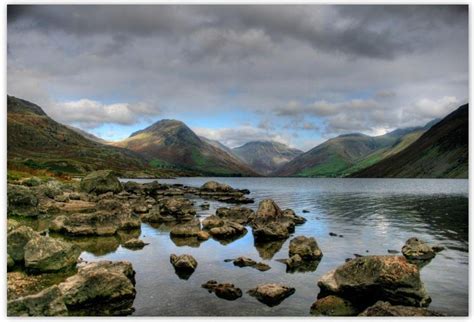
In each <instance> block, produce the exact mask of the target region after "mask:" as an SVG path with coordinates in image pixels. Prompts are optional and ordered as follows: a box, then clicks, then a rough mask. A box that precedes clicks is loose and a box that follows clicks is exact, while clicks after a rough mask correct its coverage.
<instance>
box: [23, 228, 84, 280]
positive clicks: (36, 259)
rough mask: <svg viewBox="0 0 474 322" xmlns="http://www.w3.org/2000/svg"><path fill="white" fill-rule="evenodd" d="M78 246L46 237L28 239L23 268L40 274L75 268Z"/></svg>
mask: <svg viewBox="0 0 474 322" xmlns="http://www.w3.org/2000/svg"><path fill="white" fill-rule="evenodd" d="M80 254H81V250H80V249H79V247H78V246H76V245H74V244H71V243H68V242H65V241H62V240H59V239H56V238H51V237H48V236H38V237H35V238H32V239H30V241H29V242H28V243H27V244H26V245H25V255H24V256H25V266H26V267H27V268H30V269H34V270H37V271H40V272H54V271H60V270H63V269H67V268H71V267H74V266H76V263H77V259H78V258H79V255H80Z"/></svg>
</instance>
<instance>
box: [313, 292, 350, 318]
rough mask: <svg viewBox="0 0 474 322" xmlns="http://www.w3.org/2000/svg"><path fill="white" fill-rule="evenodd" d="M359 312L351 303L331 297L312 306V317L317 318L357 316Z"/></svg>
mask: <svg viewBox="0 0 474 322" xmlns="http://www.w3.org/2000/svg"><path fill="white" fill-rule="evenodd" d="M358 313H359V312H358V310H357V309H356V308H355V307H354V306H353V305H352V303H351V302H349V301H348V300H345V299H343V298H340V297H337V296H334V295H329V296H326V297H324V298H322V299H319V300H317V301H316V302H314V303H313V305H311V315H315V316H355V315H357V314H358Z"/></svg>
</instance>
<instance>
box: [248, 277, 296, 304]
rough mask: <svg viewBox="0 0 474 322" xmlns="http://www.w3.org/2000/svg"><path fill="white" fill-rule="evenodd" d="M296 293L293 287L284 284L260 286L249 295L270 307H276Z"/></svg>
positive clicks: (250, 291)
mask: <svg viewBox="0 0 474 322" xmlns="http://www.w3.org/2000/svg"><path fill="white" fill-rule="evenodd" d="M294 292H295V289H294V288H293V287H289V286H285V285H282V284H275V283H270V284H260V285H257V287H256V288H253V289H250V290H249V291H248V292H247V293H249V294H250V296H253V297H255V298H256V299H257V300H259V301H260V302H262V303H264V304H266V305H268V306H276V305H278V304H280V303H281V302H283V300H284V299H286V298H287V297H289V296H291V295H292V294H293V293H294Z"/></svg>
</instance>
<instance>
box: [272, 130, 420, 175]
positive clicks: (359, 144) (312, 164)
mask: <svg viewBox="0 0 474 322" xmlns="http://www.w3.org/2000/svg"><path fill="white" fill-rule="evenodd" d="M427 126H428V125H427ZM420 131H424V127H412V128H406V129H397V130H395V131H392V132H389V133H387V134H384V135H380V136H375V137H372V136H368V135H365V134H361V133H350V134H343V135H340V136H338V137H335V138H332V139H329V140H327V141H326V142H324V143H322V144H320V145H318V146H316V147H315V148H313V149H311V150H309V151H308V152H306V153H303V154H301V155H300V156H298V157H296V158H295V159H293V160H292V161H290V162H288V163H287V164H285V165H283V166H282V167H280V168H278V169H277V170H276V171H275V172H273V173H272V174H273V175H276V176H303V177H343V176H347V175H349V174H351V173H353V172H355V171H358V170H360V169H363V168H365V167H367V166H370V165H372V164H374V163H376V162H378V161H379V160H381V159H383V158H384V157H386V156H388V155H390V154H391V153H393V151H398V150H399V149H401V148H403V147H405V146H406V145H407V142H410V140H412V141H413V137H415V138H417V137H416V135H417V134H415V133H419V132H420Z"/></svg>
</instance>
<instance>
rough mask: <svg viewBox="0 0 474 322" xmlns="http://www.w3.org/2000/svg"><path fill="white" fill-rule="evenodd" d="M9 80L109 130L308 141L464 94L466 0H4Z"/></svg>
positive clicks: (434, 107)
mask: <svg viewBox="0 0 474 322" xmlns="http://www.w3.org/2000/svg"><path fill="white" fill-rule="evenodd" d="M7 37H8V38H7V41H8V77H7V82H8V93H9V95H14V96H17V97H20V98H24V99H27V100H30V101H32V102H34V103H37V104H39V105H40V106H41V107H43V109H44V110H45V111H46V113H48V114H49V115H50V116H51V117H53V118H54V119H56V120H57V121H60V122H62V123H66V124H71V125H74V126H78V127H80V128H82V129H84V130H87V131H89V132H91V133H94V134H96V135H98V136H100V137H102V138H104V139H107V140H118V139H123V138H125V137H128V136H129V135H130V133H131V132H133V131H136V130H138V129H141V128H143V127H145V126H148V125H149V124H151V123H153V122H155V121H157V120H160V119H163V118H174V119H179V120H181V121H183V122H185V123H186V124H188V125H189V126H190V127H191V128H192V129H193V130H195V131H196V132H197V133H198V134H200V135H204V136H207V137H209V138H211V139H217V140H220V141H221V142H222V143H224V144H226V145H228V146H230V147H235V146H238V145H241V144H243V143H245V142H247V141H250V140H256V139H264V140H267V139H273V140H277V141H280V142H283V143H287V144H289V145H291V146H293V147H297V148H300V149H303V150H308V149H310V148H312V147H314V146H315V145H317V144H318V143H320V142H322V141H324V140H325V139H327V138H330V137H332V136H335V135H339V134H343V133H350V132H362V133H365V134H369V135H378V134H383V133H385V132H386V131H389V130H392V129H395V128H399V127H407V126H414V125H422V124H424V123H426V122H428V121H430V120H432V119H433V118H437V117H443V116H444V115H446V114H447V113H449V112H450V111H452V110H453V109H455V108H456V107H457V106H459V105H460V104H462V103H465V102H467V100H468V75H469V73H468V11H467V6H428V5H425V6H416V7H415V6H337V5H332V6H323V5H311V6H284V5H278V6H270V5H265V6H263V5H262V6H255V5H253V6H164V5H154V6H110V5H109V6H67V5H65V6H55V5H37V6H18V5H17V6H11V5H10V6H8V35H7Z"/></svg>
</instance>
